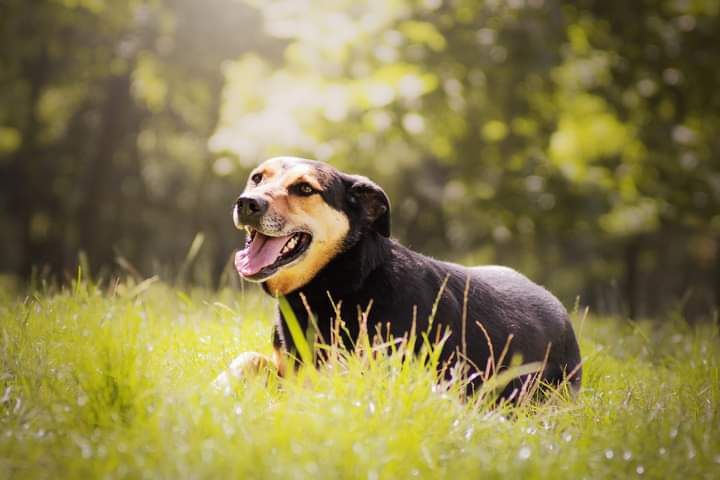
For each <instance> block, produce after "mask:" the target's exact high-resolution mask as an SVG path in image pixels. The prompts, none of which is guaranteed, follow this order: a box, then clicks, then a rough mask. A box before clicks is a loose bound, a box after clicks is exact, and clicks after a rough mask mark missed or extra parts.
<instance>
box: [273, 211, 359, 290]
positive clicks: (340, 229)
mask: <svg viewBox="0 0 720 480" xmlns="http://www.w3.org/2000/svg"><path fill="white" fill-rule="evenodd" d="M320 208H322V207H320ZM326 208H327V210H326V211H325V212H324V214H323V215H322V217H318V218H320V219H321V220H322V222H318V224H317V225H313V226H311V228H310V231H312V232H313V233H312V235H313V240H312V243H311V244H310V247H309V248H308V250H307V251H306V252H305V254H304V255H303V258H302V260H300V261H299V262H297V263H295V264H292V265H288V266H287V267H286V268H282V269H280V270H278V272H277V273H275V274H274V275H272V276H271V277H269V278H268V279H267V280H265V282H264V287H265V289H266V290H267V292H268V293H269V294H271V295H273V296H275V295H286V294H288V293H290V292H293V291H295V290H297V289H299V288H301V287H303V286H304V285H306V284H307V283H308V282H310V281H311V280H312V279H313V278H314V277H315V276H316V275H317V274H318V272H320V271H321V270H322V269H323V268H324V267H325V266H326V265H327V264H328V263H329V262H330V261H331V260H332V259H333V258H335V257H336V256H337V255H338V254H339V253H340V252H341V251H342V248H343V243H344V240H345V237H346V236H347V233H348V231H349V230H350V223H349V221H348V218H347V216H345V215H344V214H343V213H341V212H339V211H337V210H334V209H332V208H330V207H326Z"/></svg>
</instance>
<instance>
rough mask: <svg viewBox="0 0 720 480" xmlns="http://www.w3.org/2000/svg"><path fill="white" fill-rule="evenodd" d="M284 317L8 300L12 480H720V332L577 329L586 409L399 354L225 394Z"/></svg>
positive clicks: (166, 299)
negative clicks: (245, 355)
mask: <svg viewBox="0 0 720 480" xmlns="http://www.w3.org/2000/svg"><path fill="white" fill-rule="evenodd" d="M576 316H577V317H579V315H576ZM272 317H273V301H272V300H271V299H269V298H266V297H264V296H262V295H257V294H254V293H252V292H246V293H241V292H235V291H229V290H226V291H221V292H218V293H209V292H203V291H192V292H187V291H185V292H182V291H180V290H177V289H173V288H171V287H169V286H167V285H163V284H160V283H156V284H152V285H150V284H149V283H143V284H132V283H124V284H120V285H116V286H115V287H113V288H108V287H103V288H98V287H95V286H92V285H90V284H88V283H85V282H80V283H78V284H76V285H75V286H73V287H71V288H68V289H65V290H62V291H55V292H54V291H44V292H43V291H42V289H41V290H40V291H38V292H37V293H34V294H30V295H27V296H25V295H24V294H19V293H17V292H14V291H13V289H11V288H3V289H0V478H44V477H51V478H104V477H110V478H116V477H120V478H368V479H376V478H403V479H405V478H415V477H418V478H483V477H490V478H500V477H502V478H573V479H577V478H626V477H637V478H720V411H719V406H720V335H719V334H718V326H717V324H714V325H704V326H701V327H696V328H694V327H689V326H687V325H684V324H682V323H680V322H677V321H666V322H662V323H657V324H653V323H649V322H648V323H644V322H643V323H629V322H624V321H620V320H618V319H609V318H597V317H593V316H592V315H590V316H589V317H587V318H586V319H585V320H584V321H583V319H581V318H576V319H575V325H576V331H577V332H578V334H579V337H580V340H581V347H582V352H583V357H584V359H585V378H584V385H583V389H582V392H581V394H580V396H579V398H578V399H577V400H576V401H571V400H561V399H553V400H552V401H550V402H547V403H544V404H542V405H538V404H527V405H524V406H522V407H518V408H512V409H510V408H504V409H499V410H497V409H495V410H493V409H492V408H490V406H489V405H487V404H484V405H478V404H476V403H474V402H462V401H460V400H459V397H458V395H457V394H456V393H455V392H454V391H453V390H451V391H449V392H444V391H440V390H439V389H437V388H432V386H433V375H432V374H431V373H429V372H428V370H427V369H426V368H423V367H422V366H421V365H420V364H419V362H413V363H410V364H407V363H403V361H402V359H399V358H397V356H390V357H381V358H377V359H374V360H371V361H368V360H367V359H365V360H363V359H355V360H354V359H350V360H349V361H348V362H346V365H345V367H344V368H334V369H329V370H321V371H320V372H317V373H316V372H309V373H308V374H302V375H300V376H299V377H295V378H293V379H290V380H287V381H282V382H280V383H279V382H275V381H271V382H269V384H266V383H267V382H266V380H265V379H264V378H256V379H253V380H250V381H248V382H246V383H245V384H242V385H240V386H239V387H238V389H237V392H236V393H235V394H233V395H229V396H226V395H223V394H222V393H220V392H217V391H215V390H214V389H212V388H211V386H210V382H211V380H212V379H213V378H214V377H215V376H216V375H217V374H218V373H219V372H221V371H222V370H223V369H224V368H225V367H226V366H227V365H228V363H229V362H230V361H231V360H232V358H233V357H234V356H235V355H237V354H238V353H240V352H243V351H246V350H257V351H261V352H268V351H269V348H270V326H271V322H272Z"/></svg>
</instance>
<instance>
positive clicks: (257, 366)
mask: <svg viewBox="0 0 720 480" xmlns="http://www.w3.org/2000/svg"><path fill="white" fill-rule="evenodd" d="M272 372H277V367H276V365H275V363H274V362H273V361H272V360H270V359H269V358H268V357H266V356H265V355H262V354H260V353H257V352H243V353H241V354H240V355H238V356H237V357H236V358H235V359H234V360H233V361H232V362H230V366H229V367H228V369H227V370H225V371H224V372H222V373H221V374H220V375H218V376H217V378H216V379H215V380H214V381H213V383H212V384H213V386H214V387H215V388H217V389H218V390H221V391H223V392H224V393H225V394H230V393H231V392H232V390H233V384H235V383H236V382H237V381H238V380H242V379H244V378H249V377H254V376H256V375H258V374H261V373H272Z"/></svg>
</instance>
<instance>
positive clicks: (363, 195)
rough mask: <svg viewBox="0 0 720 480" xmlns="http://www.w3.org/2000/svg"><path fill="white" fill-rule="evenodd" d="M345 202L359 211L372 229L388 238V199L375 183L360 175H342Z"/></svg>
mask: <svg viewBox="0 0 720 480" xmlns="http://www.w3.org/2000/svg"><path fill="white" fill-rule="evenodd" d="M343 181H344V182H345V191H346V193H347V201H348V203H349V204H350V206H352V207H353V208H357V209H359V210H360V212H361V214H362V216H363V218H364V219H366V220H367V222H368V224H369V225H371V226H372V229H373V230H375V231H376V232H378V233H379V234H380V235H382V236H384V237H389V236H390V199H389V198H388V196H387V194H386V193H385V192H384V191H383V189H382V188H380V187H379V186H378V185H377V184H376V183H375V182H373V181H372V180H370V179H369V178H367V177H363V176H360V175H344V178H343Z"/></svg>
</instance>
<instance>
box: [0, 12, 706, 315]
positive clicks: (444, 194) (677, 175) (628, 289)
mask: <svg viewBox="0 0 720 480" xmlns="http://www.w3.org/2000/svg"><path fill="white" fill-rule="evenodd" d="M719 18H720V2H718V1H717V0H692V1H690V0H687V1H684V0H683V1H678V0H642V1H637V2H633V3H632V4H631V5H628V4H627V2H619V1H616V0H612V1H603V2H600V1H596V0H581V1H578V2H572V3H569V2H561V1H560V0H485V1H475V0H472V1H471V0H446V1H443V0H398V1H391V2H388V1H385V0H354V1H350V0H341V1H329V0H319V1H314V2H297V1H292V0H272V1H258V0H246V1H244V2H240V1H234V0H212V1H208V2H196V1H192V0H144V1H143V0H135V1H132V2H110V1H103V0H54V1H50V0H46V1H41V2H33V6H32V8H30V7H29V6H28V3H27V2H24V1H21V0H6V1H5V2H3V3H2V4H0V40H2V42H3V43H2V45H3V47H2V49H0V51H1V52H2V53H1V54H0V55H1V56H0V82H1V84H2V86H3V88H2V89H0V188H1V189H2V191H1V192H0V241H2V243H3V245H4V246H6V248H4V249H3V252H2V253H1V254H0V269H2V270H10V271H16V272H21V273H22V274H24V275H28V274H29V273H30V271H31V270H32V268H33V267H36V266H39V265H48V266H49V267H50V268H51V269H52V270H53V271H63V270H67V269H69V268H71V267H72V265H74V264H75V262H76V255H77V252H78V251H79V250H84V251H86V252H87V254H88V258H89V260H90V263H91V267H92V269H93V270H94V271H97V270H98V268H99V267H101V266H107V265H111V264H112V262H113V261H114V260H115V259H117V258H123V259H124V260H123V261H122V263H123V265H124V266H125V268H128V269H130V270H132V268H133V267H132V266H131V264H132V265H135V266H136V267H137V268H138V269H139V270H140V271H141V274H143V275H147V274H149V273H150V272H159V271H163V269H167V271H174V272H181V274H182V275H181V278H180V279H181V280H185V279H187V280H200V281H204V282H216V281H217V279H218V278H219V277H220V273H221V272H222V270H223V268H224V267H225V265H226V262H227V259H228V256H229V254H230V253H231V251H232V249H233V248H234V247H235V246H236V244H237V243H239V242H238V239H237V235H236V234H235V233H234V232H233V231H232V226H231V224H230V222H229V216H228V215H227V211H228V209H229V207H230V204H231V202H232V199H233V198H234V197H235V196H236V195H237V193H238V191H239V190H240V189H241V185H242V184H243V183H244V177H245V175H246V173H247V172H248V170H249V169H250V168H251V167H252V166H254V165H255V164H256V163H257V162H259V161H261V160H262V159H264V158H265V157H267V156H270V155H274V154H288V153H290V154H298V155H304V156H308V157H313V158H317V159H320V160H326V161H331V162H332V163H333V164H335V165H337V166H338V167H340V168H343V169H349V170H354V171H359V172H361V173H365V174H368V175H371V176H373V177H374V178H376V179H377V180H378V181H379V182H380V183H381V184H382V185H383V186H384V187H385V188H386V189H387V190H388V192H389V194H390V196H391V198H392V200H393V203H394V205H393V209H394V222H393V223H394V235H396V236H398V237H399V238H400V239H402V240H403V241H405V242H406V243H409V244H410V245H411V246H413V247H415V248H417V249H419V250H421V251H424V252H427V253H430V254H436V255H438V256H442V257H443V258H451V259H456V260H462V261H467V262H475V263H487V262H499V263H506V264H510V265H514V266H516V267H518V268H520V269H521V270H523V271H525V272H527V273H528V274H530V275H531V276H532V277H533V278H535V279H537V280H539V281H541V282H543V283H545V284H547V285H548V286H549V287H550V288H552V289H553V290H554V291H557V292H559V293H560V294H561V295H562V296H563V297H564V299H565V300H566V301H567V302H572V301H573V299H574V297H575V296H576V295H578V294H581V296H582V298H583V301H584V302H587V303H589V304H591V305H593V306H595V307H597V308H598V309H600V310H613V311H618V310H622V311H624V312H626V313H627V314H628V315H630V316H632V317H636V316H641V315H647V314H654V313H657V312H658V311H661V310H663V309H666V308H667V307H668V306H677V305H678V303H677V302H678V301H681V302H682V301H684V300H682V299H685V300H687V301H688V303H693V304H696V305H701V306H703V305H704V306H703V308H704V310H705V311H706V312H707V311H708V309H709V308H710V306H709V305H708V304H709V303H711V301H712V299H713V289H714V301H715V302H716V304H718V303H720V214H718V212H719V211H720V208H719V207H720V205H719V204H720V165H718V162H717V158H718V154H719V153H720V152H718V149H719V148H720V143H719V141H718V139H717V135H716V132H717V130H718V127H719V126H720V122H719V119H718V116H719V115H720V113H718V112H720V108H718V107H720V105H719V104H720V100H719V99H718V93H717V89H716V85H717V84H718V80H719V79H718V75H720V71H719V70H718V68H717V65H718V64H720V62H719V61H720V58H718V56H719V55H720V54H719V53H718V50H717V48H716V45H717V44H718V43H720V42H718V40H719V38H718V37H719V36H720V20H719ZM198 233H202V234H203V235H198V236H196V234H198ZM193 238H195V241H194V242H193ZM203 240H204V243H203ZM191 243H192V244H193V245H194V247H193V249H192V252H193V254H192V255H188V256H187V257H186V252H187V251H188V249H189V246H190V245H191ZM200 246H202V248H200ZM198 249H199V250H198ZM198 251H200V253H199V255H198V259H197V260H194V256H195V253H197V252H198ZM183 258H185V260H183ZM193 261H194V262H195V263H197V265H195V267H194V268H190V266H189V265H188V264H189V263H190V262H193ZM186 276H187V278H185V277H186ZM659 297H662V298H659Z"/></svg>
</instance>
